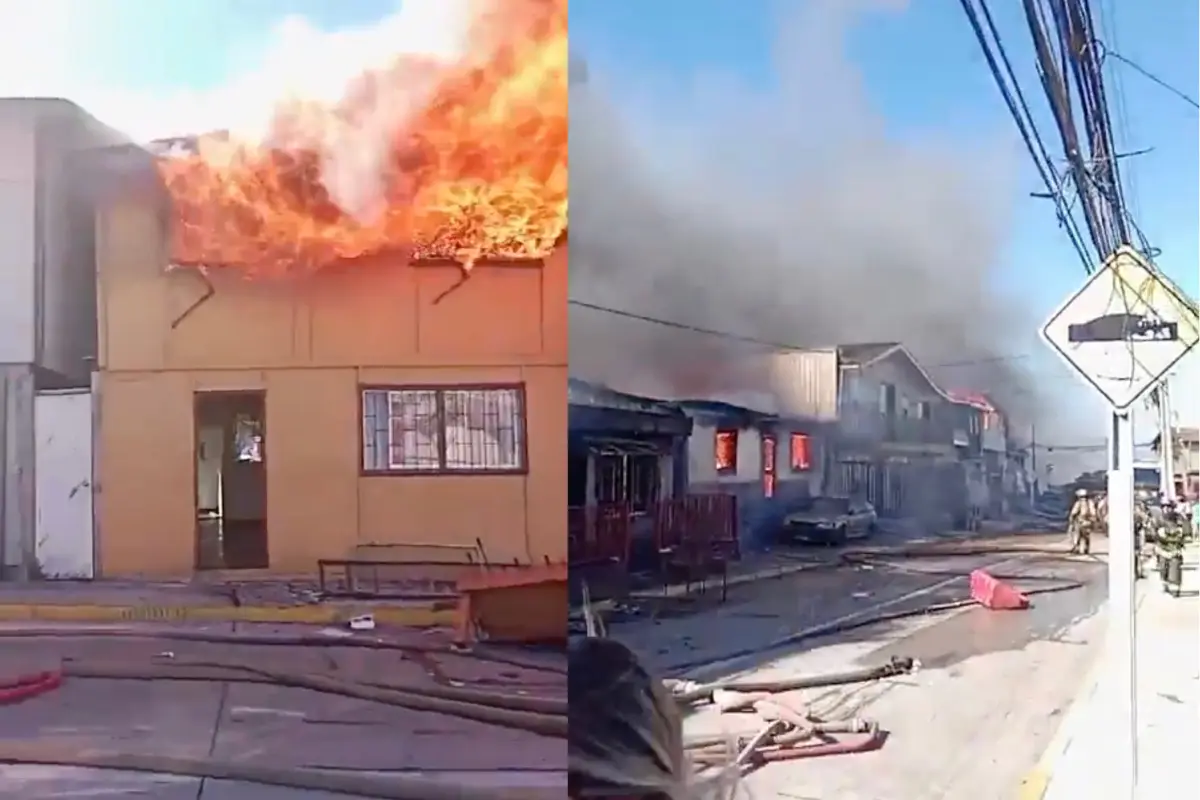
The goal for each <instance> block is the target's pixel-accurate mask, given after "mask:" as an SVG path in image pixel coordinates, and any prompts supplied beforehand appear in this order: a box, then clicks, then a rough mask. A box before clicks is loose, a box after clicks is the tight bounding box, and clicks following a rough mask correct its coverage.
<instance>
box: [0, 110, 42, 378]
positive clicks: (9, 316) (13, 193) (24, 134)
mask: <svg viewBox="0 0 1200 800" xmlns="http://www.w3.org/2000/svg"><path fill="white" fill-rule="evenodd" d="M36 141H37V122H36V116H35V109H34V108H33V107H31V106H30V104H28V103H27V102H21V103H15V102H12V101H0V258H2V259H3V262H4V269H3V270H0V276H2V277H0V363H10V364H32V363H33V361H34V353H35V350H36V344H35V340H36V337H35V333H34V332H35V330H36V328H37V294H36V291H37V290H36V283H37V279H36V277H35V275H36V268H35V264H36V262H37V254H36V250H37V235H36V231H37V219H36V216H35V214H34V208H35V202H34V194H35V190H34V187H35V185H36V182H37V166H36V158H35V153H36V150H37V146H36Z"/></svg>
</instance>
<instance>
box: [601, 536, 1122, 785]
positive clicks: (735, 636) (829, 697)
mask: <svg viewBox="0 0 1200 800" xmlns="http://www.w3.org/2000/svg"><path fill="white" fill-rule="evenodd" d="M1062 542H1063V538H1062V535H1061V534H1051V535H1039V536H1012V537H992V538H989V539H986V540H983V541H979V542H968V543H955V544H951V543H943V544H940V545H937V546H935V547H934V550H942V551H944V552H946V553H947V554H944V555H937V554H930V553H929V552H928V551H926V552H925V553H924V554H923V555H900V556H897V555H893V556H887V555H882V554H880V555H876V556H872V557H867V558H864V559H862V560H860V561H858V560H856V563H854V564H848V565H846V566H842V567H831V568H815V569H813V570H811V571H804V572H800V573H797V574H795V575H792V576H788V577H783V578H777V579H772V580H765V581H762V582H760V583H755V584H750V585H746V586H743V587H738V588H736V589H734V590H732V592H731V595H730V598H729V600H728V601H727V602H726V603H725V604H721V605H716V606H714V607H711V608H709V609H708V610H706V611H703V612H699V613H695V614H684V615H681V616H675V617H668V615H666V614H664V616H663V617H662V618H661V619H660V620H656V621H652V620H648V619H641V620H636V621H632V622H628V623H619V624H617V625H616V626H614V629H613V631H612V632H613V635H615V636H617V637H618V638H620V639H621V640H622V641H623V642H626V643H627V644H629V645H630V646H632V647H633V648H634V649H635V650H636V651H637V652H638V653H639V654H641V655H643V656H644V657H645V659H646V661H647V663H648V664H651V665H653V666H654V668H657V669H660V670H662V671H663V672H664V673H665V674H669V675H672V676H680V677H687V678H689V679H691V680H694V681H699V682H711V681H718V680H721V681H725V680H738V681H746V680H753V681H767V682H769V681H779V680H786V679H792V678H798V677H801V676H808V675H819V674H829V673H840V672H845V671H847V670H856V669H862V668H869V667H877V666H880V665H885V664H887V663H889V661H890V660H891V659H893V658H895V657H898V658H912V659H915V660H916V662H917V664H918V666H917V668H916V671H914V672H912V673H911V674H901V675H898V676H895V677H888V678H879V679H872V680H866V681H862V682H856V683H853V684H850V685H847V686H843V687H836V686H834V687H825V688H815V689H810V690H805V691H795V692H785V693H784V694H782V695H779V697H782V698H785V699H786V701H787V702H788V703H789V705H791V706H792V707H794V708H798V709H801V710H802V712H804V713H806V714H809V715H811V717H812V719H814V720H820V721H821V722H823V723H831V722H839V721H845V720H852V719H859V720H862V721H865V722H870V723H875V724H877V725H878V727H879V730H880V731H881V733H882V735H883V736H885V737H886V738H885V741H884V742H883V744H882V746H881V747H880V748H879V749H878V750H877V751H876V752H865V753H845V754H831V755H826V756H822V757H816V758H808V759H801V760H796V761H790V762H789V761H782V762H776V763H768V764H765V765H762V766H759V767H755V768H753V769H751V770H750V771H749V775H748V777H747V778H746V781H747V788H748V789H749V790H750V792H751V793H752V795H753V796H754V797H763V798H780V799H781V800H785V799H786V800H792V799H794V798H804V799H805V800H808V799H809V798H813V799H814V800H815V799H816V798H827V797H838V798H842V797H845V798H853V799H854V800H874V798H880V797H888V798H897V800H929V799H930V798H947V800H949V799H951V798H961V797H967V796H971V797H979V798H986V799H987V800H991V799H992V798H996V800H1006V798H1011V797H1012V796H1014V793H1015V792H1016V791H1017V790H1018V787H1019V785H1020V784H1021V781H1022V779H1023V778H1024V777H1025V775H1026V773H1028V772H1029V771H1030V770H1031V769H1032V768H1033V767H1034V765H1035V763H1036V762H1037V761H1038V758H1039V756H1041V754H1042V752H1043V750H1045V749H1046V747H1047V745H1048V743H1049V742H1050V740H1051V738H1052V737H1053V736H1054V734H1055V732H1056V729H1057V728H1058V725H1059V722H1060V721H1061V717H1062V714H1063V712H1064V710H1065V709H1066V708H1067V707H1068V706H1069V705H1070V703H1071V701H1072V700H1073V699H1074V698H1075V696H1076V694H1077V693H1078V691H1079V689H1080V680H1081V679H1082V678H1081V676H1083V675H1084V674H1085V673H1086V672H1087V671H1088V668H1089V667H1090V665H1091V663H1092V662H1093V660H1094V659H1095V658H1096V656H1097V655H1098V652H1099V649H1098V648H1099V645H1100V634H1101V632H1102V625H1103V623H1102V619H1101V618H1099V617H1098V616H1097V614H1098V612H1099V611H1100V610H1101V609H1102V608H1103V605H1104V601H1105V596H1106V588H1105V583H1104V568H1103V562H1104V556H1103V555H1100V556H1095V557H1070V558H1068V557H1066V556H1065V555H1063V554H1062V552H1061V550H1062V549H1063V548H1062ZM1056 547H1057V548H1058V549H1059V551H1060V552H1058V553H1054V552H1051V551H1052V550H1053V549H1054V548H1056ZM955 548H958V549H959V550H960V551H961V550H963V549H964V548H965V549H966V552H968V553H969V554H967V555H953V554H952V553H953V551H954V550H955ZM888 549H889V548H886V547H879V548H877V551H878V552H880V553H882V552H884V551H887V550H888ZM897 549H904V548H897ZM909 549H910V550H912V548H909ZM989 551H990V552H989ZM1039 551H1041V552H1039ZM975 569H986V570H988V571H989V572H990V573H992V574H994V575H996V576H999V577H1002V578H1007V579H1010V580H1011V583H1012V585H1013V586H1015V587H1016V588H1018V589H1020V590H1023V591H1029V592H1030V593H1031V594H1032V598H1031V599H1032V604H1031V607H1030V608H1029V609H1028V610H1024V611H1002V610H988V609H985V608H978V607H975V608H969V609H964V610H958V611H953V612H948V613H945V614H937V613H929V614H923V613H922V609H927V608H931V607H936V606H937V605H939V604H943V603H947V602H951V601H957V600H962V599H963V598H965V597H967V596H968V581H967V574H968V573H970V572H971V571H972V570H975ZM1074 583H1078V584H1080V585H1079V586H1075V587H1074V588H1068V589H1066V590H1064V591H1046V590H1047V589H1052V588H1058V587H1067V586H1070V585H1072V584H1074ZM905 612H912V615H911V616H902V615H904V614H905ZM879 615H887V616H890V617H893V619H891V620H890V621H884V622H879V623H877V624H874V625H868V626H866V627H862V628H856V629H847V630H843V631H840V632H830V633H828V634H827V635H823V636H814V637H812V638H811V639H806V638H805V637H804V633H805V632H806V631H816V630H817V629H819V628H821V627H824V626H830V625H831V624H835V623H838V624H840V625H841V626H842V627H845V628H849V627H850V626H851V625H854V624H861V622H862V621H864V620H866V619H867V618H870V617H878V616H879ZM761 725H762V722H761V720H760V718H759V716H758V715H757V714H755V713H753V712H750V713H745V712H742V713H722V712H721V711H720V710H719V708H718V706H717V705H712V704H702V705H700V706H698V707H697V708H696V710H695V712H694V713H692V714H691V715H690V716H689V717H687V719H686V721H685V734H686V737H692V738H697V737H703V736H708V735H713V734H725V735H727V736H728V737H729V739H730V740H731V741H732V740H734V739H738V738H740V739H741V740H742V741H743V742H744V741H746V740H747V739H749V738H750V737H751V736H752V735H753V734H754V733H755V732H757V730H758V728H760V727H761ZM837 738H840V739H841V740H853V739H855V738H856V737H855V736H853V735H841V736H840V737H837ZM799 749H803V746H801V747H800V748H799Z"/></svg>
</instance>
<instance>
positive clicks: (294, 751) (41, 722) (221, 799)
mask: <svg viewBox="0 0 1200 800" xmlns="http://www.w3.org/2000/svg"><path fill="white" fill-rule="evenodd" d="M6 627H7V628H9V629H12V628H15V627H18V626H15V625H13V626H6ZM127 627H136V626H127ZM206 627H207V629H209V630H215V629H220V630H222V631H225V632H227V631H229V629H230V626H227V625H226V626H216V625H214V626H206ZM238 627H239V628H242V629H243V632H255V633H262V632H264V629H267V631H266V632H272V633H278V632H281V629H283V628H292V631H289V632H294V629H295V627H298V626H247V625H241V626H238ZM140 629H141V630H143V631H153V630H156V628H154V627H153V626H140ZM245 629H252V630H245ZM380 633H381V634H383V635H388V636H391V637H394V638H397V639H399V640H401V641H405V640H412V641H414V642H420V643H425V644H429V643H436V641H437V636H436V634H420V633H415V632H404V631H398V632H386V631H380ZM164 654H169V656H164ZM164 657H165V658H167V660H169V661H173V662H175V663H180V662H187V661H193V662H195V661H222V662H240V663H249V664H254V665H257V666H259V667H266V668H274V669H285V670H291V671H312V672H321V673H324V674H334V675H337V676H341V677H345V678H354V679H358V680H376V681H386V682H394V683H416V684H422V683H424V684H432V683H434V682H437V683H441V684H450V685H456V686H467V687H473V688H477V689H481V690H489V691H494V692H507V693H514V692H515V693H522V694H526V695H547V696H556V697H563V696H564V695H565V691H566V680H565V677H563V676H562V675H561V674H553V673H547V672H542V671H532V670H524V669H520V668H516V667H511V666H507V665H499V664H495V663H489V662H482V661H477V660H473V659H471V658H467V657H462V656H458V655H455V654H452V653H450V652H445V653H439V654H438V655H436V656H410V655H408V654H404V653H400V652H396V651H384V652H381V651H373V650H366V649H355V648H349V647H279V646H271V647H250V646H242V645H238V646H231V645H224V644H222V645H212V644H200V643H191V642H180V641H170V640H167V639H154V638H144V639H128V638H115V637H103V636H101V637H91V638H78V637H69V636H67V637H62V636H57V637H56V636H43V637H37V638H20V639H11V638H0V676H5V677H8V676H13V675H17V674H27V673H30V672H34V671H37V670H43V669H53V668H55V667H56V666H57V665H58V664H60V663H62V662H63V661H68V662H76V663H84V664H91V665H114V666H121V665H126V666H138V665H148V664H151V663H153V662H154V661H156V660H160V659H162V658H164ZM4 744H25V745H31V746H36V745H46V744H49V745H53V746H56V747H60V748H63V749H66V750H68V751H69V752H71V753H76V752H89V751H102V752H106V753H112V752H118V753H138V754H153V755H166V756H185V757H215V758H218V759H223V760H228V761H232V762H238V763H248V764H257V765H265V766H276V767H297V766H298V767H309V768H319V769H326V770H331V771H335V772H343V773H344V772H353V773H359V774H374V775H381V776H387V775H400V776H412V777H423V778H429V779H435V780H443V781H446V782H451V783H458V784H469V785H489V786H508V787H525V788H531V789H532V788H544V787H548V786H549V787H554V786H559V785H565V762H566V744H565V742H564V741H562V740H559V739H552V738H546V737H542V736H538V735H536V734H533V733H526V732H524V731H515V730H509V729H504V728H498V727H495V726H491V725H488V724H485V723H483V722H476V721H473V720H466V719H461V718H458V717H452V716H447V715H441V714H434V713H430V712H424V711H414V710H410V709H405V708H397V707H394V706H385V705H381V704H375V703H371V702H368V701H365V700H359V699H354V698H347V697H339V696H334V695H329V694H323V693H318V692H314V691H310V690H307V689H300V688H290V687H285V686H279V685H263V684H246V683H233V682H216V681H213V682H178V681H134V680H98V679H72V678H68V679H67V680H66V681H65V683H64V684H63V686H62V687H61V688H59V689H58V690H56V691H52V692H50V693H48V694H45V695H41V696H38V697H35V698H32V699H29V700H26V701H24V702H20V703H17V704H15V705H8V706H2V707H0V745H4ZM0 785H3V786H4V787H5V789H4V791H3V792H0V794H4V795H7V796H11V797H20V798H22V800H42V798H46V800H49V798H59V797H68V796H76V797H78V796H88V797H104V798H126V797H128V798H135V797H136V798H139V800H283V799H284V798H286V799H287V800H332V799H333V798H344V797H347V796H348V795H342V794H332V793H327V792H317V791H308V790H299V789H290V788H277V787H269V786H262V785H257V784H251V783H243V782H235V781H224V780H215V779H211V778H210V779H198V778H191V777H171V776H167V775H154V774H138V773H131V772H105V771H98V770H83V769H77V768H67V767H35V766H9V767H0Z"/></svg>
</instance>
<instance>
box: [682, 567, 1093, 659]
mask: <svg viewBox="0 0 1200 800" xmlns="http://www.w3.org/2000/svg"><path fill="white" fill-rule="evenodd" d="M1009 553H1012V554H1017V555H1024V554H1046V555H1063V554H1064V553H1063V551H1062V549H1061V548H1057V549H1054V548H1047V547H1036V546H1028V545H1027V546H1023V547H1022V546H1010V547H996V548H990V547H971V548H966V549H954V550H952V551H949V552H947V551H946V550H942V549H938V548H937V547H936V546H922V545H918V546H913V547H910V548H900V549H896V550H888V551H886V552H879V553H878V554H874V553H868V552H865V551H857V552H855V551H852V552H848V553H844V554H841V555H839V558H838V562H837V563H836V564H833V565H830V566H831V567H836V566H847V565H854V566H863V565H867V566H875V565H876V564H878V563H881V562H883V561H887V560H889V559H892V558H896V559H905V558H923V557H931V558H946V557H953V556H962V555H967V556H972V555H1005V554H1009ZM925 574H929V575H930V576H931V577H935V576H938V575H947V576H950V577H959V578H963V579H967V578H969V577H970V576H969V574H965V573H962V572H954V573H936V572H935V573H925ZM990 574H991V576H992V577H993V578H996V579H997V580H1000V581H1008V582H1014V583H1015V582H1019V581H1029V580H1031V579H1033V576H1030V575H1013V574H1005V573H990ZM1086 585H1087V584H1086V583H1085V582H1084V581H1076V580H1070V581H1062V582H1059V583H1054V584H1051V585H1049V586H1037V587H1033V588H1029V589H1022V590H1021V594H1023V595H1025V596H1026V597H1035V596H1038V595H1046V594H1056V593H1059V592H1069V591H1075V590H1077V589H1082V588H1084V587H1085V586H1086ZM979 605H980V603H979V602H978V601H977V600H976V599H975V598H973V597H964V598H962V599H961V600H950V601H945V602H938V603H925V604H923V605H920V606H917V607H915V608H912V607H909V608H900V609H895V610H879V611H875V612H870V611H866V612H863V613H861V614H853V615H849V616H847V617H843V618H841V619H837V620H834V621H832V622H829V623H825V624H822V625H815V626H813V627H811V628H806V629H804V630H802V631H797V632H796V633H794V634H791V635H790V636H785V637H783V638H781V639H777V640H775V641H772V642H770V643H768V644H766V645H760V646H756V647H745V648H741V649H739V650H734V651H726V652H722V653H721V654H720V655H719V656H713V657H707V658H700V659H694V660H691V661H685V662H678V663H675V664H672V665H671V666H670V667H669V668H668V671H669V672H673V673H681V672H687V671H691V670H695V669H700V668H702V667H707V666H711V665H712V664H716V663H722V662H726V661H736V660H739V659H744V658H753V657H755V656H761V655H765V654H766V653H769V652H771V651H774V650H779V649H782V648H786V647H794V646H795V645H798V644H801V643H807V642H809V641H811V640H814V639H820V638H824V637H827V636H834V635H837V634H841V633H849V632H851V631H856V630H861V629H862V628H869V627H873V626H875V625H879V624H882V623H887V622H894V621H896V620H901V619H913V618H917V617H927V616H935V615H938V614H946V613H950V612H953V611H960V610H962V609H966V608H973V607H976V606H979Z"/></svg>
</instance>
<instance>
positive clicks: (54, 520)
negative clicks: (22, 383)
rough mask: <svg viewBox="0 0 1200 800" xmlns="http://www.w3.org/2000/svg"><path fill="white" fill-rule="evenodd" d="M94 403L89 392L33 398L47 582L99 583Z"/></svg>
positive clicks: (40, 547) (39, 537)
mask: <svg viewBox="0 0 1200 800" xmlns="http://www.w3.org/2000/svg"><path fill="white" fill-rule="evenodd" d="M92 403H93V399H92V393H91V392H90V391H88V390H86V389H83V390H71V391H62V392H38V394H37V396H36V397H35V398H34V402H33V423H34V424H33V428H34V486H35V497H36V502H35V509H36V516H35V523H34V532H35V540H34V553H35V555H36V557H37V569H38V573H39V574H40V575H41V576H42V577H44V578H74V579H80V578H84V579H90V578H93V577H95V569H96V559H95V549H96V548H95V521H94V516H93V513H94V510H93V502H92V501H93V494H92V447H93V416H92V414H93V405H92Z"/></svg>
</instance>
